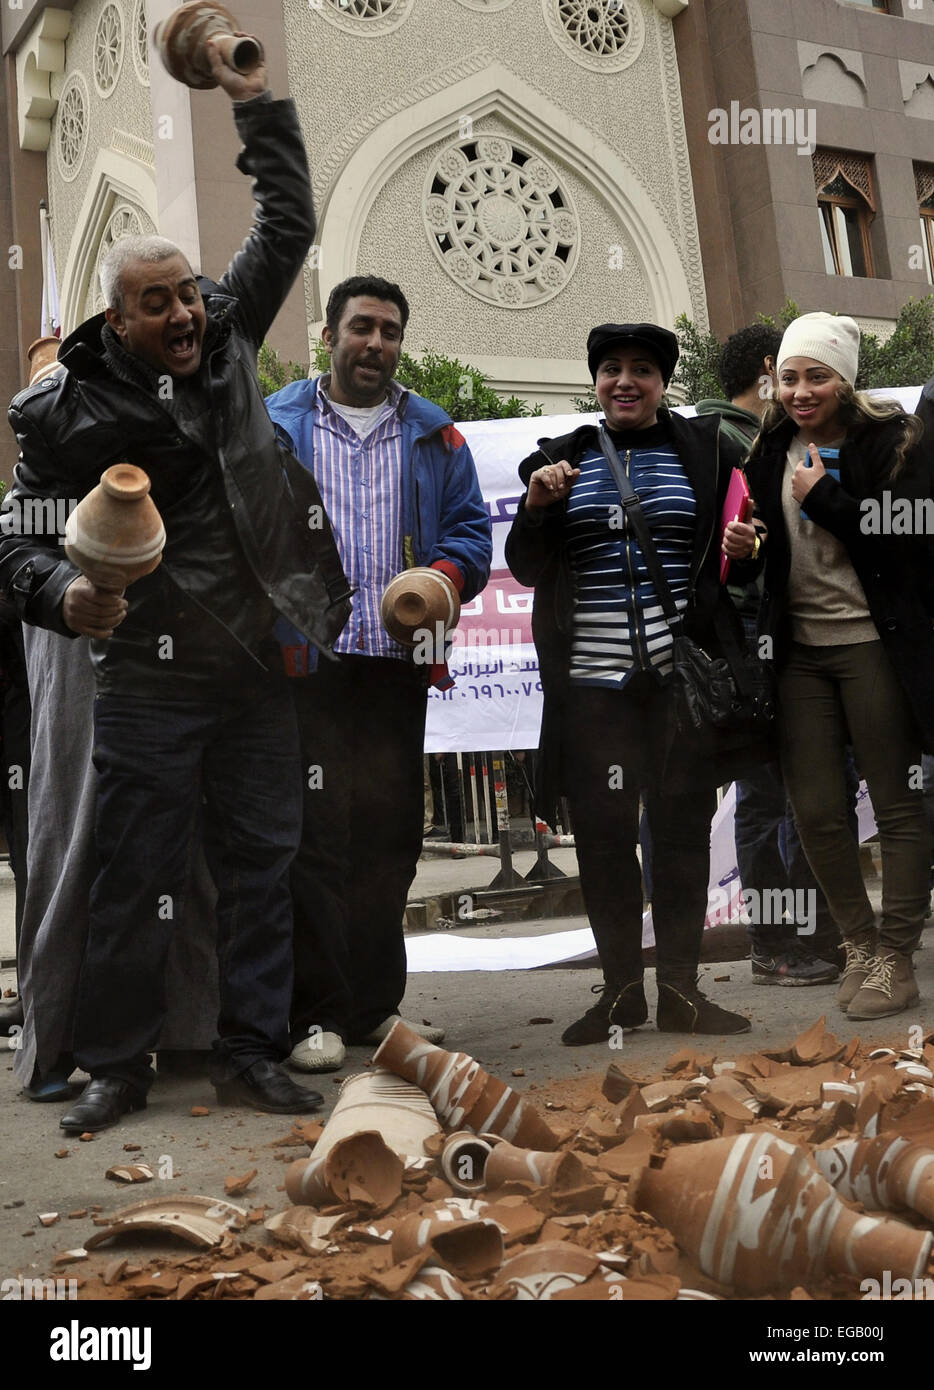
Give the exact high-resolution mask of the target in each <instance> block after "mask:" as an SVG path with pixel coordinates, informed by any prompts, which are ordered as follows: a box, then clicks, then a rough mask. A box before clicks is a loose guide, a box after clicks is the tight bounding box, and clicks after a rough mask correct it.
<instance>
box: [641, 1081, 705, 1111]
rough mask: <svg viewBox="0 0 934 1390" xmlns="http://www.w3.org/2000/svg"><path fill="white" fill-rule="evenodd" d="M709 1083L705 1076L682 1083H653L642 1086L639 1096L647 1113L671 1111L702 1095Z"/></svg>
mask: <svg viewBox="0 0 934 1390" xmlns="http://www.w3.org/2000/svg"><path fill="white" fill-rule="evenodd" d="M709 1084H710V1082H709V1081H708V1079H707V1077H706V1076H696V1077H691V1078H689V1079H687V1080H684V1081H655V1082H653V1083H652V1085H650V1086H643V1087H642V1089H641V1091H640V1095H641V1096H642V1099H643V1101H644V1102H645V1104H646V1107H647V1108H648V1110H649V1111H651V1112H653V1113H654V1112H655V1111H659V1110H673V1109H674V1108H675V1107H676V1106H678V1105H682V1104H683V1103H684V1101H686V1100H692V1099H694V1098H695V1097H697V1096H700V1095H703V1093H704V1091H706V1089H707V1087H708V1086H709Z"/></svg>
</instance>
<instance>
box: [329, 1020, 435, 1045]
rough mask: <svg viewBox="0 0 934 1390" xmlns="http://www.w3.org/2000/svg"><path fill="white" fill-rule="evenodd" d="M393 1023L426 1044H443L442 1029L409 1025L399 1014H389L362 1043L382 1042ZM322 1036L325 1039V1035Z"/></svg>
mask: <svg viewBox="0 0 934 1390" xmlns="http://www.w3.org/2000/svg"><path fill="white" fill-rule="evenodd" d="M394 1023H404V1024H405V1026H406V1028H408V1029H409V1030H410V1031H411V1032H413V1033H415V1034H417V1035H418V1037H420V1038H424V1039H425V1041H426V1042H430V1043H439V1042H444V1029H443V1028H432V1026H431V1024H430V1023H410V1022H409V1020H408V1019H407V1018H401V1017H400V1015H399V1014H390V1015H389V1017H388V1018H384V1019H383V1021H382V1023H380V1024H378V1025H377V1027H376V1028H374V1029H373V1031H372V1033H367V1035H366V1037H365V1038H364V1039H363V1041H364V1042H365V1043H381V1042H383V1041H384V1040H385V1038H387V1037H388V1036H389V1031H390V1029H391V1028H392V1026H393V1024H394ZM324 1036H325V1037H327V1036H328V1035H327V1033H325V1035H324Z"/></svg>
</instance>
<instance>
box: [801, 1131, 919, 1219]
mask: <svg viewBox="0 0 934 1390" xmlns="http://www.w3.org/2000/svg"><path fill="white" fill-rule="evenodd" d="M814 1162H815V1163H816V1164H817V1166H818V1168H819V1169H820V1171H821V1172H822V1173H823V1175H824V1177H825V1178H826V1179H827V1181H828V1182H829V1183H832V1184H833V1186H834V1187H835V1188H836V1190H837V1191H838V1192H839V1193H840V1194H841V1196H843V1197H849V1198H850V1199H851V1200H852V1201H855V1202H861V1203H862V1205H863V1206H864V1207H868V1208H869V1209H870V1210H875V1211H899V1210H903V1209H905V1208H908V1209H910V1210H911V1211H916V1212H918V1213H919V1215H921V1216H923V1217H924V1218H925V1220H926V1221H931V1222H934V1149H931V1148H928V1146H927V1145H926V1144H913V1143H911V1142H910V1141H909V1140H907V1139H903V1138H901V1137H900V1136H899V1135H896V1134H882V1135H880V1136H879V1138H878V1139H847V1140H844V1141H843V1142H842V1143H839V1144H833V1145H828V1146H827V1147H826V1148H823V1149H815V1150H814Z"/></svg>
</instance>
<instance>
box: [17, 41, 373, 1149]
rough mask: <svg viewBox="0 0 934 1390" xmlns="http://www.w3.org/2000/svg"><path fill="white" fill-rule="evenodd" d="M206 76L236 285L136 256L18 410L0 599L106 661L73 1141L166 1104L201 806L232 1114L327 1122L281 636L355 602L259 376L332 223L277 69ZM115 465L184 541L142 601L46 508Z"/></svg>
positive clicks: (316, 637) (179, 262)
mask: <svg viewBox="0 0 934 1390" xmlns="http://www.w3.org/2000/svg"><path fill="white" fill-rule="evenodd" d="M212 66H213V68H214V72H215V76H216V77H217V79H218V82H219V84H220V86H221V87H223V88H224V90H225V91H226V92H227V94H228V95H229V96H230V97H231V99H232V100H233V101H234V103H235V105H234V116H235V120H236V124H237V129H238V132H239V134H240V136H241V139H242V140H243V144H244V148H243V150H242V152H241V154H240V157H239V159H238V167H239V168H240V169H241V170H242V171H243V172H244V173H248V174H251V175H252V176H253V178H254V180H255V182H254V189H253V195H254V198H255V200H256V203H257V213H256V216H255V219H254V224H253V228H252V230H251V233H250V235H249V237H248V238H247V240H246V242H245V243H244V245H243V247H242V248H241V250H240V251H239V252H238V253H237V255H236V256H235V257H234V260H233V261H232V262H231V265H230V266H229V267H228V269H227V271H226V273H225V275H224V276H223V278H222V279H221V281H220V283H219V284H218V285H212V284H210V282H200V283H199V281H198V280H197V279H196V278H195V276H194V274H193V273H192V271H191V268H190V266H189V264H188V262H187V260H186V258H185V257H184V255H183V254H182V253H181V252H180V251H179V250H178V248H176V247H174V246H172V244H171V243H168V242H165V241H163V240H162V239H161V238H146V239H143V240H140V241H136V240H134V241H133V242H126V241H125V242H118V243H117V244H116V246H115V248H114V249H113V251H112V252H111V255H110V257H109V258H108V261H107V262H106V263H105V266H104V268H103V272H102V283H103V286H104V291H105V299H106V302H107V305H108V308H107V310H106V313H105V315H103V316H98V317H97V318H96V319H92V320H90V321H88V322H87V323H85V324H82V325H81V326H80V327H79V328H78V329H77V330H76V331H75V333H73V334H72V335H71V337H70V338H68V339H67V340H66V342H65V343H63V345H62V348H61V351H60V354H59V359H60V361H61V362H62V363H63V364H64V365H65V366H66V368H67V371H66V372H63V373H57V374H56V375H55V376H53V377H49V378H46V379H45V380H44V381H43V382H42V383H41V384H39V385H37V386H36V387H35V388H32V389H31V390H28V391H26V392H23V393H21V394H20V395H19V396H18V397H17V398H16V399H15V400H14V402H13V405H12V406H11V409H10V421H11V424H12V426H13V428H14V430H15V432H16V435H17V438H18V440H19V443H20V448H21V454H20V462H19V464H18V466H17V469H16V480H15V484H14V488H13V490H12V492H11V494H10V497H9V498H8V499H7V501H6V502H5V504H4V510H5V512H6V515H5V517H4V518H3V524H2V528H0V529H2V532H3V536H4V538H3V539H2V541H0V584H2V586H3V587H4V589H5V590H6V591H7V593H8V595H9V596H10V597H11V599H12V600H13V602H14V603H15V604H16V606H17V609H18V611H19V613H20V615H21V616H22V618H23V619H24V620H25V621H26V622H29V623H35V624H38V625H39V626H42V627H46V628H49V629H51V630H53V631H56V632H60V633H62V634H63V635H65V636H73V635H76V634H83V635H85V636H88V637H90V638H91V639H92V643H91V651H92V661H93V664H94V668H95V674H96V677H97V688H98V697H97V700H96V702H95V746H94V765H95V768H96V770H97V774H98V808H97V846H98V854H99V859H100V870H99V873H98V876H97V879H96V881H95V883H94V887H93V890H92V894H91V903H90V930H89V935H88V942H87V947H86V952H85V958H84V963H83V967H82V973H81V981H80V986H79V999H78V1004H77V1011H76V1020H75V1031H74V1053H75V1058H76V1061H77V1063H78V1065H79V1066H81V1067H82V1068H83V1069H84V1070H86V1071H87V1072H88V1073H89V1074H90V1076H91V1078H92V1080H91V1082H90V1083H89V1085H88V1086H87V1088H86V1089H85V1091H84V1093H83V1095H82V1096H81V1097H80V1099H79V1100H78V1101H77V1103H76V1104H75V1105H74V1106H73V1107H72V1109H71V1110H70V1111H69V1112H68V1113H67V1114H66V1115H65V1116H64V1117H63V1119H62V1122H61V1123H62V1127H63V1128H64V1129H66V1130H67V1131H69V1132H75V1131H83V1130H98V1129H103V1128H105V1127H107V1126H108V1125H111V1124H114V1123H116V1121H117V1120H119V1118H120V1117H121V1115H123V1114H124V1113H126V1112H127V1111H129V1110H134V1109H138V1108H141V1107H142V1106H144V1105H145V1103H146V1094H147V1092H148V1089H149V1087H150V1085H151V1083H152V1079H153V1073H152V1069H151V1066H150V1060H149V1055H148V1054H149V1053H150V1052H151V1050H152V1049H153V1048H154V1046H155V1043H156V1040H157V1037H158V1033H159V1028H160V1025H161V1022H162V1018H163V1015H164V1012H165V999H164V975H165V964H166V956H167V952H168V947H169V942H170V939H171V934H172V930H173V924H174V921H175V920H176V919H177V917H178V915H179V911H180V908H181V897H182V893H183V886H184V882H185V874H186V868H187V861H188V853H189V845H190V840H191V835H192V832H193V829H194V827H195V824H196V820H197V816H198V811H199V803H200V802H201V800H202V799H203V801H204V803H205V804H204V808H203V834H204V844H205V852H206V854H207V858H208V862H209V864H210V866H211V871H212V874H213V876H214V878H215V881H216V884H217V888H218V906H217V921H218V943H217V949H218V960H219V965H220V1016H219V1019H218V1033H219V1038H218V1039H217V1040H216V1041H215V1044H214V1059H213V1065H212V1080H213V1082H214V1085H215V1088H216V1090H217V1094H218V1098H219V1100H220V1101H221V1102H222V1103H244V1104H249V1105H251V1106H253V1107H254V1108H258V1109H263V1110H270V1111H275V1112H282V1113H291V1112H302V1111H307V1110H312V1109H315V1108H317V1106H319V1105H320V1104H321V1103H322V1098H321V1097H320V1095H318V1094H317V1093H316V1092H314V1091H309V1090H306V1089H303V1088H302V1087H299V1086H297V1085H296V1084H295V1083H294V1082H293V1081H292V1080H291V1079H290V1078H289V1077H288V1075H287V1074H286V1073H285V1071H284V1070H283V1069H282V1067H281V1065H280V1060H281V1059H282V1058H283V1057H284V1056H285V1055H286V1054H287V1052H288V1013H289V1001H290V995H291V987H292V962H291V932H292V917H291V907H290V900H289V889H288V871H289V866H290V863H291V860H292V858H293V856H294V854H295V850H296V847H297V844H298V839H299V833H300V822H301V789H300V784H299V778H298V766H299V763H298V739H297V731H296V727H295V720H294V712H293V709H292V702H291V698H290V696H289V694H288V691H287V689H286V688H285V685H284V680H283V676H282V665H281V659H280V657H279V652H278V646H277V644H276V643H275V641H274V640H273V637H272V629H273V625H274V623H275V620H276V618H277V616H278V615H279V614H283V615H285V616H286V617H287V618H288V619H289V620H290V621H291V622H293V623H295V624H296V626H298V627H299V628H300V630H302V631H303V632H304V633H306V635H307V636H308V637H309V638H310V639H311V640H312V641H314V642H315V643H316V644H317V645H318V646H321V647H324V648H329V647H330V645H331V643H332V642H333V640H334V638H335V637H336V636H337V634H338V633H339V631H340V629H341V627H342V626H343V623H344V622H345V621H346V617H347V613H348V612H349V603H348V601H347V592H348V589H347V583H346V580H345V578H344V575H343V571H342V569H341V565H340V561H339V557H338V554H337V550H336V547H335V545H334V542H333V537H332V536H331V533H330V530H329V529H328V527H327V523H326V521H325V519H324V513H323V508H322V507H321V504H320V497H319V495H318V493H317V490H316V488H315V487H314V484H313V480H311V479H310V478H309V477H308V475H306V474H305V472H304V470H303V469H301V467H300V466H299V465H298V463H297V461H296V460H294V459H293V458H290V457H289V456H288V454H287V453H286V451H285V450H284V449H282V447H281V446H280V445H279V443H278V441H277V440H276V437H275V432H274V430H273V426H272V424H271V422H270V421H269V419H268V416H267V415H266V412H265V409H264V406H263V401H262V396H261V393H260V391H259V386H258V381H257V377H256V352H257V349H258V347H259V345H260V343H261V342H262V340H263V338H264V336H265V334H266V331H267V330H268V328H269V325H270V323H271V322H272V319H273V318H274V316H275V314H276V313H277V311H278V309H279V307H280V305H281V303H282V301H283V300H284V298H285V296H286V294H287V293H288V290H289V288H290V286H291V284H292V282H293V280H294V279H295V276H296V274H297V273H298V271H299V269H300V267H301V264H302V260H303V258H304V255H305V253H306V251H307V248H308V246H309V244H310V243H311V241H312V238H313V236H314V230H315V222H314V212H313V209H312V204H311V191H310V186H309V181H308V170H307V163H306V159H305V152H304V147H303V144H302V139H301V134H300V130H299V126H298V121H297V116H296V113H295V108H294V105H293V103H292V102H291V101H278V102H277V101H274V100H273V99H272V96H271V93H269V91H268V90H267V88H266V73H265V69H264V68H260V69H258V70H257V71H255V72H254V73H252V74H250V75H249V76H246V77H244V76H241V75H239V74H237V73H235V72H234V71H233V70H232V69H229V68H226V67H224V66H223V65H222V64H221V62H220V60H219V58H218V56H217V54H216V53H214V54H212ZM202 288H203V290H204V294H202ZM105 320H106V322H105ZM119 460H129V461H130V462H131V463H134V464H137V465H139V466H140V467H142V468H144V469H145V470H146V472H147V473H148V474H149V476H150V478H151V482H152V497H153V500H154V502H155V503H156V506H157V507H158V509H159V511H160V513H161V515H162V518H163V520H164V523H165V528H166V535H167V540H166V546H165V552H164V559H163V563H162V564H161V565H160V566H159V568H158V569H156V570H155V571H154V573H153V574H151V575H148V576H146V577H145V578H143V579H140V580H138V581H137V582H136V583H135V584H134V585H132V587H131V588H130V590H129V593H128V595H127V596H126V597H123V596H120V595H115V594H112V593H107V592H103V591H101V590H99V589H96V588H95V587H94V586H93V585H92V584H91V583H90V582H89V581H88V580H87V579H86V578H84V577H83V576H81V575H80V574H79V573H78V570H77V568H76V567H75V566H74V565H73V564H71V563H70V562H69V561H68V560H67V559H66V558H65V557H64V555H63V553H62V551H61V549H60V540H61V538H60V536H59V534H58V533H57V531H55V530H54V529H52V528H51V526H50V525H49V522H48V519H47V512H48V513H52V512H55V513H59V512H61V510H63V509H62V508H61V507H49V508H47V509H42V508H41V507H39V506H37V505H36V503H37V502H41V501H42V500H48V499H54V500H55V501H56V502H60V501H62V500H63V499H64V500H65V503H66V509H67V508H70V506H71V505H73V504H74V503H75V502H76V501H77V500H78V499H80V498H81V497H82V496H84V495H85V494H86V493H87V492H88V491H90V489H91V488H92V487H93V486H94V485H95V484H96V483H97V481H98V479H99V476H100V474H101V472H102V471H103V470H104V469H105V468H106V467H108V466H109V465H110V464H113V463H115V462H117V461H119ZM31 499H32V500H33V505H32V507H30V506H29V505H28V504H29V502H30V500H31ZM37 517H38V518H41V520H40V522H39V525H38V527H37V526H36V524H35V523H36V519H37ZM37 532H39V533H38V534H37Z"/></svg>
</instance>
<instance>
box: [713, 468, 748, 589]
mask: <svg viewBox="0 0 934 1390" xmlns="http://www.w3.org/2000/svg"><path fill="white" fill-rule="evenodd" d="M751 516H752V498H751V497H750V496H749V484H748V483H747V482H746V474H745V473H744V472H743V471H742V469H740V468H734V469H733V476H732V478H731V479H730V485H729V487H728V488H727V490H726V501H725V502H724V503H723V514H722V516H721V517H720V543H721V545H722V543H723V535H724V532H725V531H726V528H727V527H728V526H729V524H730V522H731V521H748V520H749V518H750V517H751ZM729 572H730V557H729V556H728V555H724V554H723V552H722V551H721V553H720V583H721V584H725V583H726V577H727V575H728V574H729Z"/></svg>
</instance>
